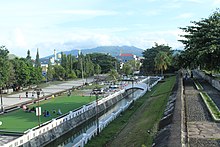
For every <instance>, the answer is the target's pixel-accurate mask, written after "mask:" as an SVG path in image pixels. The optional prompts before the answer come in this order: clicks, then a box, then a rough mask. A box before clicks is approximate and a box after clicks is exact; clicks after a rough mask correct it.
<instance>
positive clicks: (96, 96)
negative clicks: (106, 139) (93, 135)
mask: <svg viewBox="0 0 220 147" xmlns="http://www.w3.org/2000/svg"><path fill="white" fill-rule="evenodd" d="M98 98H99V94H98V93H96V94H95V100H96V123H97V124H96V131H97V135H99V118H98Z"/></svg>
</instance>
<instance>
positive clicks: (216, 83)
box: [194, 70, 220, 91]
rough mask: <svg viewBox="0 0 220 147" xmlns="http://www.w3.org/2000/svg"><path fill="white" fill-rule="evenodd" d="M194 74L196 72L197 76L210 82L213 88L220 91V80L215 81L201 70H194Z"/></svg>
mask: <svg viewBox="0 0 220 147" xmlns="http://www.w3.org/2000/svg"><path fill="white" fill-rule="evenodd" d="M194 72H196V74H198V75H199V76H200V77H202V78H203V79H204V80H206V81H208V82H209V84H211V85H212V86H213V87H215V88H216V89H218V90H219V91H220V81H219V80H216V79H214V78H213V77H211V76H209V75H207V74H205V73H204V72H203V71H201V70H194Z"/></svg>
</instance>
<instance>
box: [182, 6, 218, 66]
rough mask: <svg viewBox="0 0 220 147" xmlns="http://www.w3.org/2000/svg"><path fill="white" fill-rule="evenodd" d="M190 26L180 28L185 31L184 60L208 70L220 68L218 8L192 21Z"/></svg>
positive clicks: (183, 41)
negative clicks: (208, 14) (198, 19)
mask: <svg viewBox="0 0 220 147" xmlns="http://www.w3.org/2000/svg"><path fill="white" fill-rule="evenodd" d="M192 23H193V25H192V26H187V27H185V28H180V29H182V30H183V31H184V32H185V35H182V37H184V39H182V40H179V41H181V42H182V43H183V44H184V45H185V52H184V54H185V57H186V60H190V61H191V65H190V66H191V67H192V66H194V67H196V66H200V67H202V68H204V69H208V70H219V69H220V64H219V62H220V58H219V57H220V44H219V40H220V35H219V34H220V10H219V9H218V10H216V11H215V12H214V13H213V14H212V15H210V16H209V17H208V18H205V19H202V20H200V21H193V22H192Z"/></svg>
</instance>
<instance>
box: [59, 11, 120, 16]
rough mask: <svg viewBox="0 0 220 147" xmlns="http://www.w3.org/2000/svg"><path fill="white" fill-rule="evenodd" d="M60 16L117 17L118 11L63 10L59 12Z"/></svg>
mask: <svg viewBox="0 0 220 147" xmlns="http://www.w3.org/2000/svg"><path fill="white" fill-rule="evenodd" d="M58 13H60V14H72V15H89V16H90V15H92V16H108V15H110V16H111V15H117V14H118V13H117V12H116V11H108V10H63V11H58Z"/></svg>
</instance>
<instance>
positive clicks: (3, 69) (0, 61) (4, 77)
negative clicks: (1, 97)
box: [0, 46, 10, 87]
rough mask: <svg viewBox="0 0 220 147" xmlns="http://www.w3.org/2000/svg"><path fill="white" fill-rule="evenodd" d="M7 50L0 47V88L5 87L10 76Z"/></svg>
mask: <svg viewBox="0 0 220 147" xmlns="http://www.w3.org/2000/svg"><path fill="white" fill-rule="evenodd" d="M8 53H9V51H8V49H7V48H6V47H5V46H0V65H1V66H0V87H5V86H6V83H7V82H8V80H9V76H10V71H9V70H10V64H9V60H8Z"/></svg>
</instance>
